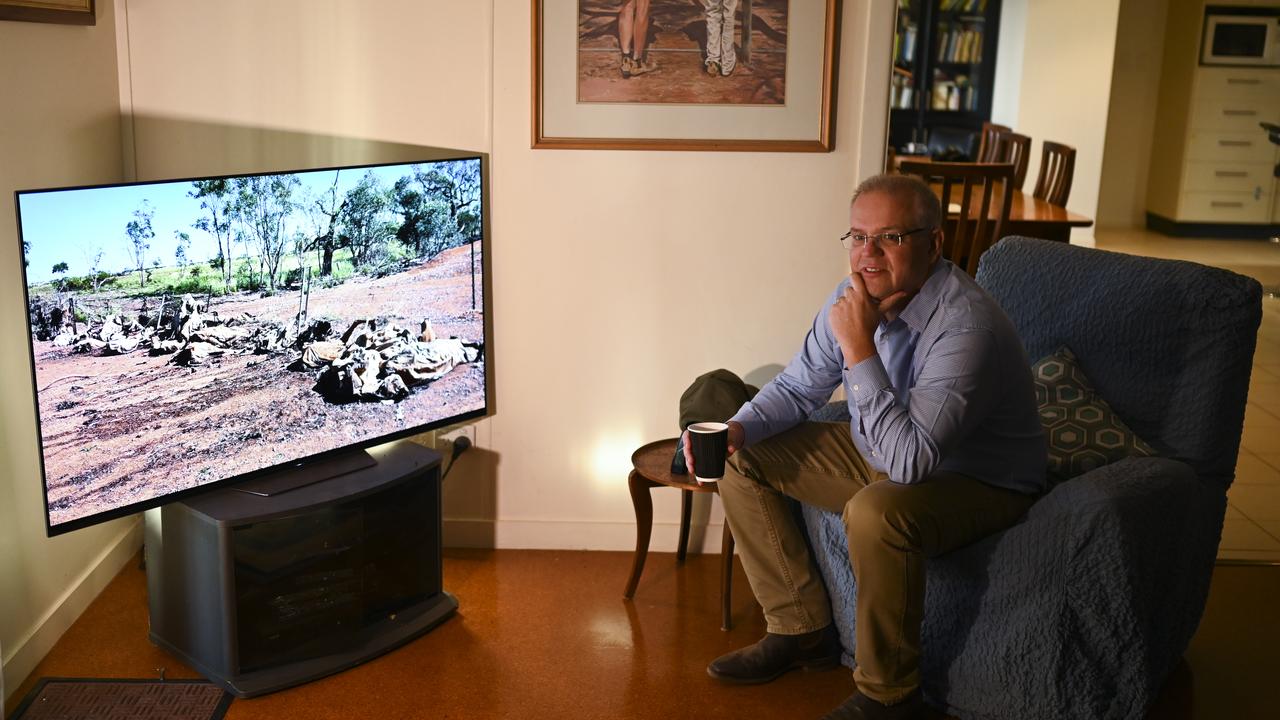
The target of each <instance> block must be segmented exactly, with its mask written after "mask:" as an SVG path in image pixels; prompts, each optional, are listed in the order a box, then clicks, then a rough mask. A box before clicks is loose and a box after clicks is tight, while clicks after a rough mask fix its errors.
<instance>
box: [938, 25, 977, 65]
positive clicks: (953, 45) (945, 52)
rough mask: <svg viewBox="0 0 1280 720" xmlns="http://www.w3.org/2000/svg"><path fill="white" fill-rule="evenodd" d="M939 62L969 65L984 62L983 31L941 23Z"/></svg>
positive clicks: (939, 29) (939, 31)
mask: <svg viewBox="0 0 1280 720" xmlns="http://www.w3.org/2000/svg"><path fill="white" fill-rule="evenodd" d="M938 62H944V63H962V64H968V65H975V64H977V63H979V62H982V31H981V30H979V29H976V28H971V27H970V28H967V27H961V26H958V25H951V24H948V23H939V24H938Z"/></svg>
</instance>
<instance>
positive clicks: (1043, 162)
mask: <svg viewBox="0 0 1280 720" xmlns="http://www.w3.org/2000/svg"><path fill="white" fill-rule="evenodd" d="M1075 169H1076V149H1075V148H1073V147H1071V146H1070V145H1063V144H1062V143H1056V142H1053V141H1052V140H1045V141H1044V149H1043V150H1041V151H1040V174H1039V175H1038V176H1037V177H1036V189H1035V191H1034V192H1032V193H1031V194H1032V195H1034V196H1035V197H1037V198H1039V199H1041V200H1044V201H1045V202H1049V203H1052V204H1054V205H1057V206H1058V207H1066V206H1067V197H1068V196H1069V195H1071V177H1072V175H1073V174H1074V173H1075Z"/></svg>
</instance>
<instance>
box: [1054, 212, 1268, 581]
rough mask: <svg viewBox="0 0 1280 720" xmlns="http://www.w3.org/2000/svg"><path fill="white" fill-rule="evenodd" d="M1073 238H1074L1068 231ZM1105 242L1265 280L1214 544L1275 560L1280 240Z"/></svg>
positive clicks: (1116, 238)
mask: <svg viewBox="0 0 1280 720" xmlns="http://www.w3.org/2000/svg"><path fill="white" fill-rule="evenodd" d="M1072 242H1073V243H1074V242H1078V241H1077V240H1076V239H1075V238H1074V237H1073V238H1072ZM1080 244H1093V245H1094V246H1095V247H1097V248H1099V249H1103V250H1114V251H1117V252H1124V253H1130V254H1134V255H1146V256H1149V257H1160V258H1170V259H1175V260H1190V261H1192V262H1198V263H1203V264H1205V265H1212V266H1215V267H1222V268H1226V269H1227V270H1232V271H1234V272H1238V273H1240V274H1242V275H1248V276H1250V277H1252V278H1254V279H1256V280H1257V281H1258V282H1260V283H1262V286H1263V299H1262V326H1261V327H1260V328H1258V347H1257V350H1256V351H1255V352H1254V355H1253V374H1252V376H1251V378H1250V383H1249V402H1248V405H1247V407H1246V408H1245V418H1244V434H1243V436H1242V437H1241V439H1240V456H1239V460H1238V462H1237V464H1236V480H1235V482H1234V483H1233V484H1232V486H1231V490H1230V492H1228V493H1227V497H1228V500H1229V502H1230V506H1229V507H1228V509H1227V517H1226V521H1225V524H1224V526H1223V530H1222V542H1221V543H1220V544H1219V546H1218V558H1219V559H1220V560H1233V561H1245V562H1280V297H1277V295H1280V243H1272V242H1267V241H1265V240H1213V239H1204V240H1202V239H1190V238H1171V237H1167V236H1164V235H1160V234H1157V233H1152V232H1147V231H1143V230H1105V229H1103V230H1098V231H1096V232H1095V233H1094V240H1093V242H1092V243H1089V242H1088V241H1084V242H1081V243H1080Z"/></svg>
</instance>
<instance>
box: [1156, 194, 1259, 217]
mask: <svg viewBox="0 0 1280 720" xmlns="http://www.w3.org/2000/svg"><path fill="white" fill-rule="evenodd" d="M1270 216H1271V196H1270V194H1269V193H1258V194H1257V196H1255V195H1254V193H1221V192H1186V193H1183V194H1182V199H1181V202H1179V203H1178V220H1179V221H1180V222H1215V223H1265V222H1267V221H1268V220H1269V219H1270Z"/></svg>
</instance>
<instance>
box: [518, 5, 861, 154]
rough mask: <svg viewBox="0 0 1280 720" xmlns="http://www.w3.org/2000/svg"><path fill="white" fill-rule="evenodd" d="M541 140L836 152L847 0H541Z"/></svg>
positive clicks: (537, 91)
mask: <svg viewBox="0 0 1280 720" xmlns="http://www.w3.org/2000/svg"><path fill="white" fill-rule="evenodd" d="M532 6H533V42H532V46H533V63H532V64H533V147H535V148H560V149H579V150H580V149H613V150H760V151H769V152H778V151H784V152H786V151H790V152H829V151H830V150H831V149H832V148H833V147H834V142H835V138H834V128H835V107H836V97H835V88H836V67H837V65H838V60H839V25H840V0H532Z"/></svg>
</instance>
